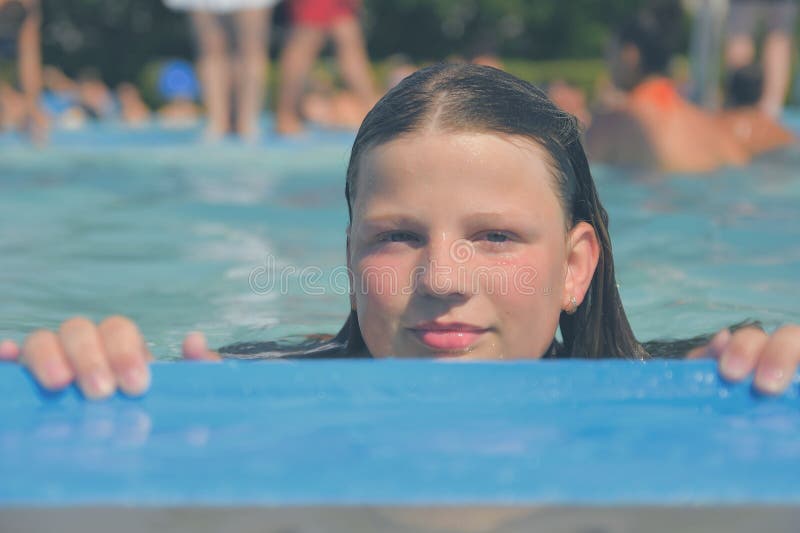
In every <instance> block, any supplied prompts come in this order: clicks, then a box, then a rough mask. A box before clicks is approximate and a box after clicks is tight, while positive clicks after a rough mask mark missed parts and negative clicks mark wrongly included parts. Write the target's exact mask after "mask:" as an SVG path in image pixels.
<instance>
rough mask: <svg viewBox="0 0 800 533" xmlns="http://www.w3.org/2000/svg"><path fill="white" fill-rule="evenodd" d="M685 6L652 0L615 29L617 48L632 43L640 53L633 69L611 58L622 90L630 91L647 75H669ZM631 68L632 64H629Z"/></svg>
mask: <svg viewBox="0 0 800 533" xmlns="http://www.w3.org/2000/svg"><path fill="white" fill-rule="evenodd" d="M682 22H683V9H682V7H681V6H680V3H679V2H677V1H676V0H661V1H653V2H651V5H648V6H647V7H645V8H642V9H640V10H639V11H637V12H636V13H635V14H634V16H633V17H632V18H630V19H629V20H627V21H626V22H624V23H623V24H622V25H621V26H620V27H619V29H618V30H617V32H616V37H615V39H614V41H615V42H614V47H613V48H614V49H615V50H616V51H617V52H619V51H620V50H621V49H622V48H623V47H625V46H633V47H635V48H636V49H637V50H638V52H639V64H638V65H637V68H636V70H635V71H633V72H624V71H623V70H619V69H620V68H626V67H623V66H622V65H620V64H618V63H617V62H618V61H620V59H619V58H615V59H614V60H612V65H614V66H612V71H614V72H615V76H614V77H615V81H616V83H617V84H618V85H619V86H620V88H621V89H623V90H631V89H633V88H634V87H635V86H636V85H638V84H639V83H641V81H643V80H644V79H645V78H647V77H648V76H653V75H666V74H668V70H669V66H670V62H671V60H672V56H673V55H674V54H675V53H676V52H677V51H678V49H679V48H680V46H681V38H682V27H681V25H682ZM627 68H629V67H627Z"/></svg>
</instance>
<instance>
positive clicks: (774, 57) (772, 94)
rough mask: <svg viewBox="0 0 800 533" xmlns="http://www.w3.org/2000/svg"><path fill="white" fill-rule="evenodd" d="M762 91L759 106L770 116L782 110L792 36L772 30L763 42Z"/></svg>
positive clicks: (787, 88)
mask: <svg viewBox="0 0 800 533" xmlns="http://www.w3.org/2000/svg"><path fill="white" fill-rule="evenodd" d="M763 61H764V93H763V95H762V96H761V103H760V105H759V106H760V107H761V109H762V110H764V111H765V112H766V113H768V114H769V115H770V116H772V117H778V116H779V115H780V114H781V111H782V110H783V103H784V101H785V100H786V92H787V91H788V90H789V76H790V73H791V69H792V37H791V36H790V35H787V34H786V33H783V32H775V31H774V32H772V33H770V34H769V35H768V36H767V40H766V42H765V43H764V59H763Z"/></svg>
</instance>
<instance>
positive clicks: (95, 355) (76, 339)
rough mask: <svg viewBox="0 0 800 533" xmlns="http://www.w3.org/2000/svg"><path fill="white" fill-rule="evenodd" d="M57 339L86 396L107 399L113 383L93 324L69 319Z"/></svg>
mask: <svg viewBox="0 0 800 533" xmlns="http://www.w3.org/2000/svg"><path fill="white" fill-rule="evenodd" d="M59 337H60V339H61V345H62V346H63V347H64V353H65V354H66V356H67V360H69V362H70V364H71V365H72V368H73V370H74V371H75V375H76V376H77V378H78V384H79V385H80V388H81V390H82V391H83V393H84V394H85V395H86V397H87V398H90V399H95V400H96V399H101V398H105V397H108V396H111V395H112V394H113V393H114V389H116V383H115V381H114V375H113V373H112V372H111V368H110V367H109V364H108V359H107V355H106V353H105V351H104V350H103V346H102V344H101V342H100V336H99V335H98V331H97V328H96V327H95V325H94V324H93V323H92V322H91V321H90V320H88V319H86V318H72V319H70V320H67V321H66V322H64V323H63V324H62V325H61V328H60V329H59Z"/></svg>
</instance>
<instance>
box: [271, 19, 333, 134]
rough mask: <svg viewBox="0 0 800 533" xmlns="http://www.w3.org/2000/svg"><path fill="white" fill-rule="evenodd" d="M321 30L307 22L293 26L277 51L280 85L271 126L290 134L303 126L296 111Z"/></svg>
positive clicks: (320, 40)
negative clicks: (279, 64)
mask: <svg viewBox="0 0 800 533" xmlns="http://www.w3.org/2000/svg"><path fill="white" fill-rule="evenodd" d="M325 37H326V35H325V31H324V30H322V29H320V28H313V27H309V26H296V27H295V28H294V29H293V30H292V33H291V35H289V40H288V41H287V42H286V46H285V47H284V48H283V53H282V54H281V85H280V90H279V94H278V111H277V115H276V124H275V129H276V130H277V131H278V133H281V134H284V135H291V134H294V133H298V132H300V131H301V130H302V129H303V124H302V122H301V121H300V117H299V115H298V108H299V106H300V98H301V97H302V95H303V88H304V85H305V81H306V76H307V75H308V73H309V72H310V71H311V67H312V66H313V65H314V61H315V60H316V58H317V55H318V54H319V52H320V50H321V49H322V46H323V44H325Z"/></svg>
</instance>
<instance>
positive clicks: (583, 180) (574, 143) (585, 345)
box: [222, 64, 648, 358]
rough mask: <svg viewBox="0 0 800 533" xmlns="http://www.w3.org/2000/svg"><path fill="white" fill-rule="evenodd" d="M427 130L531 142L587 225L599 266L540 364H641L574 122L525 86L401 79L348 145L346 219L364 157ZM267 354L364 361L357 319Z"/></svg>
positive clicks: (443, 74) (476, 72)
mask: <svg viewBox="0 0 800 533" xmlns="http://www.w3.org/2000/svg"><path fill="white" fill-rule="evenodd" d="M432 123H433V125H434V126H435V127H436V128H437V129H439V130H441V131H445V132H476V133H483V132H485V133H498V134H505V135H515V136H521V137H525V138H528V139H530V140H532V141H534V142H536V143H537V144H538V145H540V146H541V147H542V148H543V149H544V150H545V151H546V152H547V154H548V155H549V158H550V161H549V164H550V167H551V170H552V174H553V179H554V184H555V185H554V187H555V189H556V195H557V197H558V198H559V199H560V201H561V204H562V207H563V209H564V213H565V219H566V220H567V224H568V225H569V226H570V227H572V226H573V225H574V224H577V223H578V222H586V223H588V224H590V225H591V226H592V227H593V228H594V230H595V233H596V234H597V239H598V242H599V244H600V258H599V262H598V264H597V268H596V270H595V272H594V276H593V278H592V282H591V285H590V286H589V290H588V292H587V293H586V296H585V298H584V300H583V302H582V303H581V304H580V306H579V307H578V309H577V311H576V312H575V313H574V314H572V315H569V314H567V313H562V314H561V318H560V320H559V325H560V329H561V337H562V339H563V343H556V342H555V341H554V342H553V345H552V346H551V349H550V350H549V351H548V353H547V354H545V356H546V357H584V358H603V357H629V358H645V357H647V356H648V354H647V352H646V350H645V349H644V348H643V347H642V345H641V344H640V343H639V342H638V341H637V340H636V338H635V337H634V335H633V332H632V331H631V327H630V324H629V323H628V319H627V317H626V316H625V311H624V309H623V307H622V302H621V300H620V296H619V292H618V290H617V283H616V279H615V277H614V260H613V256H612V251H611V239H610V237H609V233H608V215H607V213H606V210H605V209H604V208H603V206H602V204H601V202H600V198H599V196H598V194H597V190H596V189H595V185H594V180H593V179H592V175H591V172H590V170H589V163H588V161H587V159H586V154H585V152H584V149H583V146H582V145H581V139H580V133H579V125H578V121H577V120H576V119H575V117H573V116H572V115H570V114H568V113H566V112H564V111H562V110H560V109H559V108H558V107H556V106H555V104H553V103H552V102H551V101H550V100H549V99H548V98H547V96H546V95H545V93H544V92H542V91H541V90H540V89H538V88H536V87H534V86H533V85H531V84H530V83H527V82H525V81H522V80H520V79H518V78H516V77H514V76H512V75H510V74H507V73H505V72H503V71H500V70H497V69H494V68H491V67H483V66H477V65H469V64H458V65H452V64H439V65H435V66H432V67H428V68H425V69H422V70H420V71H418V72H416V73H415V74H413V75H411V76H409V77H408V78H406V79H405V80H403V81H402V82H401V83H400V84H399V85H397V86H396V87H395V88H393V89H392V90H391V91H389V92H388V93H387V94H386V95H385V96H384V97H383V98H382V99H381V100H380V101H379V102H378V103H377V104H376V105H375V107H374V108H373V109H372V110H371V111H370V112H369V114H367V116H366V118H365V119H364V122H363V123H362V125H361V128H360V129H359V131H358V134H357V136H356V139H355V142H354V144H353V149H352V152H351V154H350V163H349V166H348V170H347V184H346V187H345V196H346V199H347V205H348V212H349V213H350V216H351V218H352V206H353V200H354V198H355V197H356V195H357V193H358V171H359V165H360V162H361V159H362V158H363V156H364V154H365V153H366V152H368V151H369V150H370V149H372V148H374V147H376V146H378V145H381V144H384V143H387V142H389V141H391V140H393V139H396V138H398V137H401V136H403V135H408V134H411V133H414V132H416V131H419V130H421V129H423V128H426V127H430V126H431V124H432ZM273 346H274V351H275V356H282V357H303V358H307V357H310V358H315V357H369V352H368V350H367V347H366V344H365V342H364V339H363V337H362V335H361V328H360V326H359V324H358V316H357V314H356V311H355V310H352V311H351V313H350V316H349V317H348V319H347V321H346V322H345V324H344V326H343V327H342V329H341V330H340V331H339V333H338V334H337V335H336V336H335V337H333V338H329V339H324V340H321V339H317V340H309V341H308V342H306V343H304V344H301V345H295V346H282V345H279V344H274V345H273ZM264 348H265V347H264V345H263V344H240V345H236V346H231V347H228V348H226V349H223V350H222V351H224V352H225V353H236V354H240V355H248V354H250V355H254V354H258V356H259V357H263V356H269V354H266V355H265V354H264V351H265V350H264Z"/></svg>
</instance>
